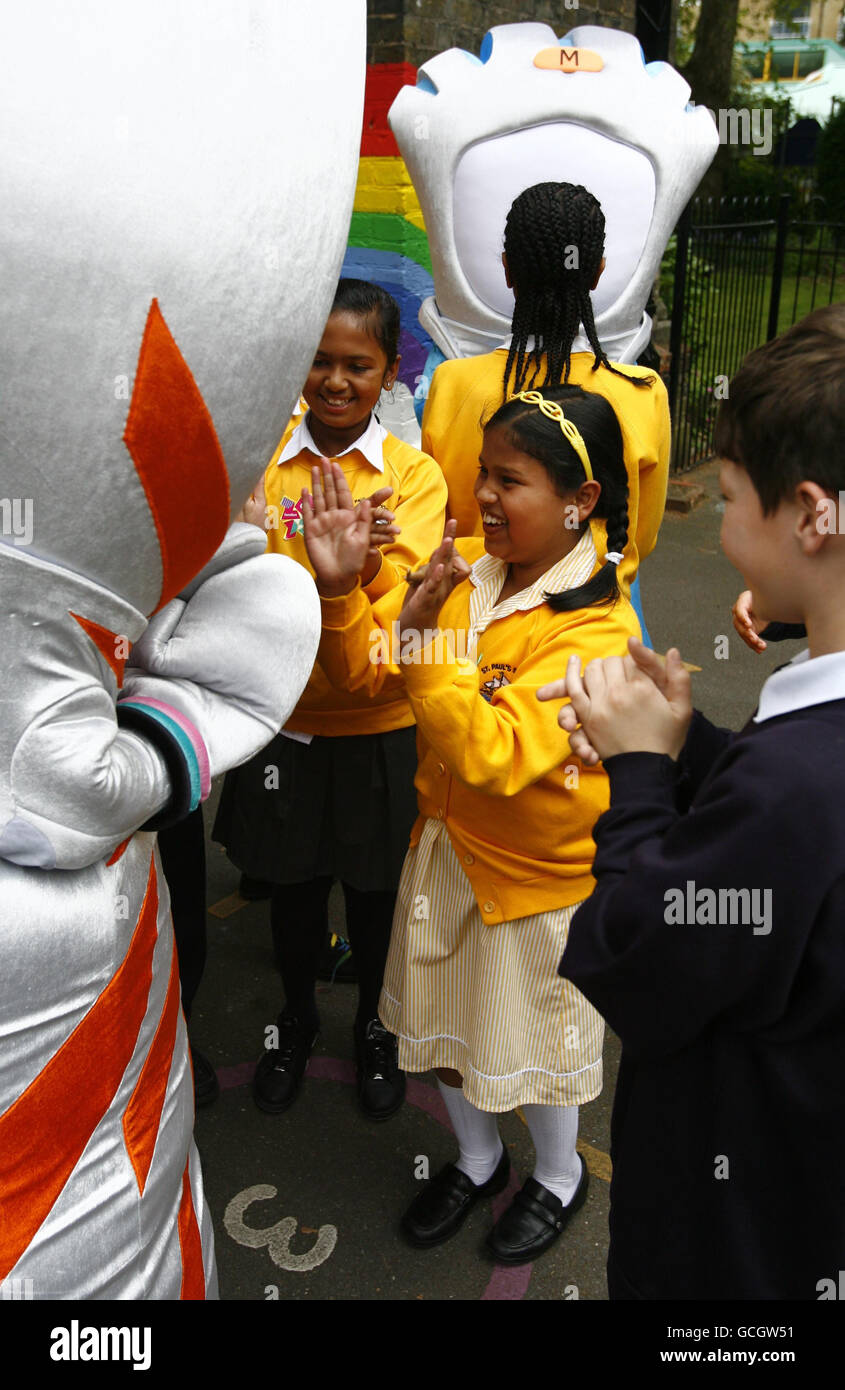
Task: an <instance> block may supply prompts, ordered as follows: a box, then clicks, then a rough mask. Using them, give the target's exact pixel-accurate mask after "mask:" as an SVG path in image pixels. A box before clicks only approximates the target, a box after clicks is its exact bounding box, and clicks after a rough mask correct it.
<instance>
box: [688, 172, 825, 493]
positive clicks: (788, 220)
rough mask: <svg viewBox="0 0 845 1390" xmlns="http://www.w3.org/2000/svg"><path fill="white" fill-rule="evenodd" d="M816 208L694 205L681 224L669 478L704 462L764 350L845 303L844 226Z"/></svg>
mask: <svg viewBox="0 0 845 1390" xmlns="http://www.w3.org/2000/svg"><path fill="white" fill-rule="evenodd" d="M819 211H822V209H821V208H820V207H819V206H818V202H816V203H814V202H812V201H811V202H810V203H809V204H805V205H802V206H800V207H797V208H796V207H793V206H792V199H791V195H790V194H781V195H780V196H779V197H777V198H775V199H769V198H744V199H722V200H721V201H720V202H718V203H717V202H714V201H713V200H712V199H708V200H700V199H696V200H695V201H694V202H692V203H691V204H690V205H689V206H688V207H687V209H686V211H685V212H684V215H683V217H682V218H681V221H680V222H679V224H678V228H677V232H676V238H677V240H676V247H675V272H674V282H673V292H672V305H671V320H672V329H671V338H670V352H671V365H670V375H669V400H670V406H671V410H672V433H673V445H672V471H673V472H675V473H682V472H685V471H686V470H688V469H689V468H692V467H693V466H694V465H695V464H696V463H700V462H701V461H702V460H703V459H706V458H708V457H709V456H710V454H711V452H712V449H711V440H712V430H713V423H714V421H715V417H716V412H717V409H718V404H719V400H720V398H721V397H722V396H724V394H725V393H726V392H727V389H728V380H729V378H730V377H731V376H732V375H733V373H734V372H735V371H736V369H737V367H738V366H739V364H740V363H741V362H742V360H743V358H744V357H745V356H746V355H747V353H748V352H750V351H751V349H752V348H754V347H757V346H758V345H759V344H760V343H763V342H766V341H767V340H768V339H770V338H773V337H775V335H776V334H777V333H781V332H783V330H784V329H785V328H788V327H789V326H790V325H791V324H793V323H796V322H797V321H798V319H800V318H803V317H804V315H805V314H808V313H809V312H810V311H811V310H812V309H815V308H818V307H819V306H820V305H822V304H832V303H834V302H836V301H838V300H841V299H845V224H841V223H832V222H826V221H823V220H818V219H817V217H816V215H815V214H817V213H818V212H819Z"/></svg>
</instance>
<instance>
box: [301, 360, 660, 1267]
mask: <svg viewBox="0 0 845 1390" xmlns="http://www.w3.org/2000/svg"><path fill="white" fill-rule="evenodd" d="M312 492H313V494H314V501H313V504H311V503H310V502H308V501H306V503H305V505H304V508H303V517H304V522H305V540H306V545H307V547H308V555H309V558H310V561H311V565H312V567H313V570H314V574H315V578H316V580H317V586H318V588H319V590H320V594H321V597H322V599H323V639H322V643H321V646H320V661H321V663H322V664H323V669H324V670H325V672H326V674H327V676H328V677H329V679H330V680H331V681H332V683H333V684H334V685H336V686H337V688H338V689H346V690H351V691H355V690H363V691H366V692H367V693H368V694H371V695H373V694H375V695H378V694H381V695H382V698H383V697H384V693H385V692H387V691H390V690H392V689H397V690H401V691H403V692H404V693H405V694H406V695H407V697H408V699H409V700H410V704H411V707H412V709H413V711H414V715H415V718H416V721H417V753H418V759H419V766H418V769H417V775H416V779H415V784H416V788H417V794H418V804H419V810H420V816H419V819H418V820H417V823H416V825H415V827H414V831H413V834H412V836H411V847H410V849H409V851H408V854H407V857H406V860H405V865H404V868H403V870H402V878H401V882H400V887H399V893H398V897H397V902H396V911H395V914H394V918H393V930H392V934H391V942H390V952H389V956H388V964H387V967H386V970H385V976H384V988H383V990H382V995H381V1002H380V1005H379V1013H380V1016H381V1019H382V1022H383V1023H384V1026H385V1027H386V1028H388V1029H389V1030H390V1031H391V1032H392V1033H394V1034H396V1036H397V1038H398V1046H399V1059H400V1065H401V1066H402V1068H403V1069H405V1070H407V1071H411V1072H424V1071H428V1070H430V1069H432V1068H434V1069H436V1070H437V1074H438V1078H439V1081H440V1090H441V1095H442V1096H443V1100H444V1103H445V1105H446V1109H447V1112H448V1114H449V1118H450V1120H451V1123H452V1127H453V1129H454V1131H455V1135H456V1138H457V1141H458V1147H459V1150H460V1152H459V1155H458V1157H457V1159H456V1162H455V1163H449V1164H447V1166H446V1167H445V1168H444V1169H443V1170H442V1172H440V1173H439V1174H438V1175H437V1176H436V1177H434V1178H433V1179H432V1180H431V1182H429V1183H428V1184H427V1185H426V1186H425V1187H424V1188H423V1189H422V1190H421V1191H419V1193H418V1195H417V1196H416V1197H415V1198H414V1200H413V1202H412V1203H411V1205H410V1207H409V1208H408V1209H407V1211H406V1212H405V1215H404V1216H403V1218H402V1223H401V1228H402V1231H403V1233H404V1235H405V1237H406V1239H407V1240H408V1241H409V1242H410V1243H411V1244H412V1245H415V1246H417V1247H421V1248H425V1247H429V1246H434V1245H437V1244H439V1243H440V1242H441V1241H445V1240H448V1239H449V1238H450V1237H451V1236H453V1235H454V1234H455V1233H456V1232H457V1231H458V1230H459V1229H460V1227H461V1226H462V1225H463V1223H464V1221H465V1220H466V1218H467V1216H468V1215H469V1213H470V1211H471V1210H472V1208H473V1207H474V1206H475V1205H476V1204H477V1203H478V1202H479V1201H480V1200H481V1199H482V1198H484V1197H486V1196H489V1195H492V1194H493V1193H496V1192H499V1191H501V1190H502V1189H503V1188H504V1187H505V1186H506V1184H507V1182H508V1177H509V1159H508V1153H507V1149H506V1148H504V1147H503V1144H502V1141H501V1139H500V1136H499V1129H498V1118H497V1117H498V1115H499V1114H500V1113H502V1112H503V1111H508V1110H512V1109H514V1108H515V1107H516V1106H521V1107H522V1111H523V1114H524V1116H525V1119H526V1121H527V1124H528V1127H529V1130H530V1132H531V1136H532V1139H533V1141H534V1146H535V1149H536V1165H535V1168H534V1172H533V1175H532V1176H531V1177H529V1178H528V1179H527V1181H526V1182H525V1184H524V1186H523V1188H522V1190H521V1191H520V1192H518V1193H517V1194H516V1196H515V1198H514V1201H513V1203H512V1204H511V1205H510V1206H509V1207H508V1208H507V1210H506V1211H505V1213H504V1215H503V1216H502V1217H501V1219H500V1220H499V1222H498V1223H497V1224H496V1226H495V1228H494V1229H493V1230H492V1231H491V1232H490V1235H489V1238H488V1246H489V1248H490V1250H491V1251H492V1253H493V1254H494V1255H495V1257H496V1259H497V1260H498V1261H499V1262H500V1263H503V1264H522V1263H524V1262H526V1261H528V1260H532V1259H534V1258H536V1257H537V1256H538V1255H540V1254H542V1253H543V1251H545V1250H547V1249H549V1248H550V1247H551V1246H552V1245H553V1244H554V1243H555V1241H557V1239H558V1238H559V1236H560V1234H561V1232H562V1231H563V1229H564V1227H565V1226H566V1223H567V1221H568V1220H569V1219H570V1217H571V1216H572V1215H573V1213H574V1212H576V1211H577V1210H578V1208H579V1207H580V1206H581V1204H582V1203H583V1201H584V1199H585V1196H586V1192H587V1169H586V1166H585V1164H584V1163H583V1161H582V1160H581V1158H580V1157H579V1156H578V1154H577V1153H576V1148H575V1141H576V1135H577V1130H578V1107H579V1105H582V1104H584V1103H585V1102H587V1101H589V1100H592V1099H593V1098H594V1097H595V1096H596V1095H598V1093H599V1091H600V1090H601V1085H602V1041H603V1032H604V1025H603V1022H602V1019H601V1017H600V1016H599V1014H597V1013H596V1012H595V1011H594V1010H593V1009H591V1008H590V1006H589V1005H588V1004H587V1003H586V1001H585V1000H584V998H583V996H582V995H581V994H580V993H579V992H578V991H577V990H575V989H573V988H572V987H571V986H570V985H569V984H567V983H566V982H565V981H563V980H562V979H561V977H560V976H559V975H558V974H557V967H558V963H559V960H560V955H561V952H562V950H563V946H564V945H565V943H566V939H567V934H568V929H569V922H570V919H571V917H572V916H573V914H574V912H575V909H576V907H577V906H578V904H579V903H580V902H582V901H583V900H584V899H585V898H586V897H588V896H589V894H590V892H591V890H592V887H593V879H592V873H591V866H592V860H593V852H594V846H593V839H592V830H593V826H594V824H595V822H596V820H597V818H598V816H599V815H600V814H601V813H602V811H604V810H605V809H606V807H607V804H608V796H607V778H606V775H605V773H604V770H603V769H602V768H601V767H598V766H592V767H587V766H586V765H584V766H581V765H578V764H576V763H575V761H574V760H573V759H570V760H569V761H567V762H564V759H563V757H562V747H561V740H560V735H559V731H558V729H557V727H556V721H555V717H554V714H553V712H551V711H550V707H549V705H548V704H547V703H546V704H543V703H541V702H539V701H538V700H537V698H536V695H537V691H538V689H540V688H541V687H542V686H543V685H544V684H546V682H547V681H548V680H549V679H551V678H552V677H553V676H554V675H556V674H557V673H558V672H559V670H560V666H561V663H563V664H565V662H566V660H567V659H568V658H569V657H570V656H572V655H573V654H574V655H576V656H577V657H578V658H579V659H580V660H581V661H582V662H584V663H587V662H589V661H591V660H592V659H593V658H594V657H598V656H610V655H624V654H625V652H626V651H627V646H626V643H627V640H628V638H629V636H630V635H632V634H634V635H636V633H637V626H638V625H637V619H636V616H635V614H634V611H633V609H632V608H631V606H630V604H629V603H628V601H627V600H626V598H625V596H624V595H623V594H621V593H620V590H619V585H618V580H617V572H618V567H619V563H620V561H621V559H622V552H623V551H624V548H625V543H626V541H627V525H628V523H627V515H628V501H627V479H626V472H625V464H624V460H623V457H622V435H621V432H620V428H619V424H618V422H617V420H616V417H615V415H614V412H613V409H612V407H611V406H610V405H609V404H608V402H607V401H606V400H604V399H603V398H602V397H601V396H598V395H595V394H591V393H588V392H585V391H582V390H581V389H580V388H578V387H572V386H567V387H556V388H554V389H553V390H544V391H543V392H537V391H528V392H524V393H522V394H521V395H520V396H519V397H518V398H515V399H512V400H510V401H508V402H507V403H505V404H504V405H503V406H501V407H500V408H499V409H498V410H497V411H496V412H495V414H494V415H493V416H492V418H491V419H490V420H489V421H488V423H487V425H486V426H485V429H484V438H483V444H482V451H481V467H480V469H479V471H478V474H477V478H476V483H475V495H476V506H477V507H478V509H479V512H480V516H481V525H482V530H483V537H480V538H474V537H473V538H466V539H463V540H460V541H458V542H457V543H455V542H454V540H453V538H454V535H455V529H456V528H455V522H454V521H449V522H448V523H447V527H446V533H445V536H444V540H443V542H442V544H441V545H440V546H439V548H438V549H437V550H436V551H435V553H434V555H433V556H432V558H431V561H430V563H429V564H428V566H427V567H426V568H425V570H424V572H422V573H421V574H419V575H417V576H412V578H411V579H410V580H409V581H408V583H407V584H401V585H398V586H397V587H395V588H394V589H392V590H391V591H390V592H389V593H387V594H385V595H383V596H382V597H381V598H380V599H378V601H376V602H371V601H370V599H369V598H368V596H367V594H366V592H365V591H364V590H363V589H362V588H361V586H360V584H357V582H356V581H357V573H358V568H360V562H361V558H362V556H363V554H364V552H365V549H366V545H367V543H368V542H367V537H368V534H369V529H368V525H367V522H366V515H363V516H362V515H360V514H359V515H357V516H356V513H355V511H354V508H353V504H352V499H351V497H350V496H349V493H348V489H347V488H346V486H345V483H344V480H343V477H342V475H341V472H340V470H339V469H338V468H337V467H336V466H335V467H334V472H332V471H330V467H329V465H328V464H326V465H325V467H324V473H323V482H322V487H321V485H320V477H319V474H318V472H317V470H316V469H315V470H314V474H313V481H312ZM596 518H602V519H603V524H604V527H605V529H606V531H607V533H608V536H609V538H610V541H611V543H612V549H611V553H610V554H608V555H606V556H605V557H604V563H602V562H601V561H600V560H599V559H598V556H597V546H596V543H595V536H596V531H597V528H598V526H599V524H601V523H600V522H599V521H597V520H596Z"/></svg>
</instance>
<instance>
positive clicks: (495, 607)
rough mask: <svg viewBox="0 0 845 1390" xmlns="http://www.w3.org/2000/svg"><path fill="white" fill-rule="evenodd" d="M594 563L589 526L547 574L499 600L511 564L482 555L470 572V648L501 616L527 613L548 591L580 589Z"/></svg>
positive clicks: (594, 550)
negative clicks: (497, 600) (472, 586)
mask: <svg viewBox="0 0 845 1390" xmlns="http://www.w3.org/2000/svg"><path fill="white" fill-rule="evenodd" d="M595 567H596V547H595V544H594V542H593V534H592V531H591V530H590V528H589V527H587V530H586V531H585V532H584V534H583V536H582V537H581V539H580V540H579V542H578V544H577V545H576V546H575V547H574V548H573V549H572V550H570V552H569V554H568V555H564V557H563V559H561V560H558V561H557V563H556V564H554V565H552V567H551V569H549V570H546V573H545V574H541V575H540V578H539V579H537V580H535V582H534V583H533V584H531V585H529V587H528V588H527V589H520V591H519V593H518V594H512V595H511V597H510V598H506V599H504V600H503V601H502V602H501V603H497V602H496V599H497V597H498V595H499V594H500V592H501V589H502V585H503V584H504V582H505V578H506V576H507V572H508V568H509V567H508V564H507V562H506V561H505V560H499V559H498V558H497V557H496V556H495V555H488V554H487V553H486V552H485V554H484V555H480V556H479V557H478V559H477V560H476V562H475V564H474V565H473V567H472V569H471V570H470V572H469V578H470V582H471V583H472V584H473V585H474V588H473V591H472V593H471V594H470V600H469V638H468V641H469V646H470V649H472V644H473V643H474V642H475V640H476V638H477V637H479V636H480V635H481V633H482V632H484V630H485V629H486V628H487V626H488V625H489V624H490V623H492V622H495V621H497V620H498V619H499V618H507V617H509V616H510V614H511V613H517V612H520V613H527V612H528V610H529V609H531V608H538V607H539V606H540V604H541V603H545V601H546V598H545V596H546V594H561V593H563V592H564V590H566V589H577V588H578V587H579V586H580V585H581V584H586V582H587V580H588V579H589V578H590V577H591V575H592V573H593V570H594V569H595Z"/></svg>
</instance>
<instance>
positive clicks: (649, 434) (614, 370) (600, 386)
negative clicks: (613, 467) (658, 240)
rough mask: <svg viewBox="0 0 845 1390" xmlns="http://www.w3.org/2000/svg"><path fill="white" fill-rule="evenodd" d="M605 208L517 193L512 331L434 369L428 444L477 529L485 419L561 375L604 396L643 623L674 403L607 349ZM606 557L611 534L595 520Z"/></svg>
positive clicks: (575, 195) (506, 262)
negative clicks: (644, 572)
mask: <svg viewBox="0 0 845 1390" xmlns="http://www.w3.org/2000/svg"><path fill="white" fill-rule="evenodd" d="M604 232H605V227H604V213H603V212H602V208H601V204H600V203H599V202H598V200H597V199H596V198H594V197H593V194H592V193H590V192H589V191H588V190H587V189H586V188H583V187H581V186H580V185H577V184H571V183H540V184H535V185H534V186H533V187H531V188H527V189H525V191H524V192H523V193H521V194H520V195H519V197H518V198H517V199H516V200H515V201H514V203H513V206H512V207H511V210H510V212H509V213H508V218H507V222H506V224H505V249H504V254H503V256H502V264H503V267H504V273H505V279H506V281H507V284H508V286H509V287H510V288H511V289H512V290H513V293H514V300H515V304H514V315H513V325H512V328H513V331H512V335H511V337H510V338H509V339H508V340H507V341H506V342H504V343H503V344H502V346H501V347H499V348H496V350H495V351H494V352H488V353H483V354H482V355H480V356H478V357H461V358H456V359H455V360H453V361H449V362H443V363H441V364H440V366H439V367H438V368H437V370H436V371H435V373H434V376H433V377H432V381H431V387H430V390H429V395H428V400H427V401H426V406H425V412H424V414H423V421H422V447H423V449H424V450H425V451H426V453H427V454H431V455H432V457H433V458H435V459H436V460H437V462H438V463H439V464H440V467H441V468H442V469H443V474H444V477H445V478H446V482H447V485H448V488H449V506H448V513H449V516H450V517H453V518H454V519H455V521H456V522H457V523H458V529H457V534H458V536H480V535H481V525H480V520H479V515H478V508H477V507H476V505H475V499H474V496H473V484H474V481H475V468H476V460H477V458H478V451H479V449H480V447H481V421H482V420H483V419H486V418H488V417H489V415H490V414H491V413H492V411H494V410H495V409H496V407H497V406H498V405H500V404H501V403H502V401H504V400H506V399H507V398H508V397H509V396H512V395H515V394H516V393H517V392H518V391H522V390H525V389H526V388H527V387H532V386H536V387H537V389H538V390H541V391H542V390H544V389H545V387H546V386H552V385H557V384H558V383H559V382H564V383H570V384H572V385H576V386H582V387H583V388H584V389H585V390H587V391H596V392H598V393H599V394H600V395H602V396H604V397H605V398H606V399H607V400H608V401H609V402H610V404H611V405H612V406H613V409H614V410H615V412H616V416H617V419H618V420H619V424H620V427H621V429H622V446H623V454H624V458H625V467H626V469H627V473H628V521H629V525H628V540H627V543H626V545H625V549H624V557H623V560H622V563H621V565H620V566H619V583H620V585H621V587H622V589H623V592H624V593H625V594H626V596H627V595H628V593H629V589H630V588H631V587H632V586H633V600H632V601H633V603H634V606H635V608H636V610H637V613H638V615H639V617H640V620H641V621H642V612H641V609H640V606H639V587H638V585H637V584H636V578H637V569H638V566H639V563H640V561H641V560H642V559H643V558H644V557H645V556H646V555H649V554H650V553H651V551H652V550H653V549H654V546H655V543H656V541H657V533H658V530H659V528H660V523H661V521H662V519H663V509H664V506H665V502H666V484H667V480H668V475H669V437H670V431H669V402H668V397H667V394H666V388H665V386H664V385H663V382H662V381H661V380H660V377H659V376H658V375H657V374H656V373H655V372H652V371H649V370H647V369H645V368H643V367H636V366H620V364H619V363H614V362H610V361H609V360H608V358H607V356H606V354H605V353H604V351H603V349H602V347H601V344H600V342H599V339H598V335H597V333H596V328H595V324H594V322H593V307H592V301H591V299H590V291H591V290H594V289H595V288H596V286H597V284H598V282H599V280H600V279H601V276H602V273H603V271H604V268H605V260H604ZM594 536H595V543H596V548H597V551H598V554H599V558H602V557H603V556H604V554H605V550H606V546H607V538H606V534H605V528H604V527H603V525H602V524H601V523H600V522H599V523H598V524H596V525H595V527H594Z"/></svg>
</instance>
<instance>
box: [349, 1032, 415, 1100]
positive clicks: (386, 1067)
mask: <svg viewBox="0 0 845 1390" xmlns="http://www.w3.org/2000/svg"><path fill="white" fill-rule="evenodd" d="M353 1035H354V1038H355V1058H356V1063H357V1069H358V1101H359V1103H360V1106H361V1109H362V1110H363V1112H364V1114H365V1115H366V1116H367V1118H368V1119H370V1120H389V1119H390V1116H391V1115H395V1114H396V1111H397V1110H398V1109H399V1107H400V1106H401V1104H402V1102H403V1100H404V1099H405V1073H404V1072H403V1071H400V1070H399V1063H398V1061H397V1056H396V1039H395V1037H394V1036H393V1034H392V1033H388V1031H387V1029H386V1028H385V1026H384V1024H383V1023H382V1022H381V1021H380V1019H377V1018H371V1019H370V1020H369V1022H368V1023H367V1024H366V1025H365V1026H364V1028H363V1029H361V1028H359V1027H358V1025H357V1024H356V1026H355V1028H354V1029H353Z"/></svg>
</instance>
